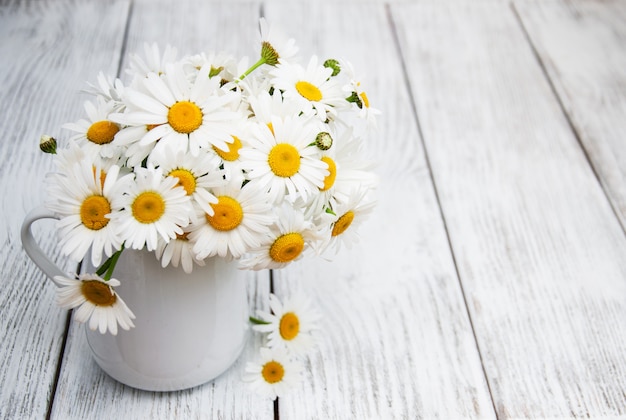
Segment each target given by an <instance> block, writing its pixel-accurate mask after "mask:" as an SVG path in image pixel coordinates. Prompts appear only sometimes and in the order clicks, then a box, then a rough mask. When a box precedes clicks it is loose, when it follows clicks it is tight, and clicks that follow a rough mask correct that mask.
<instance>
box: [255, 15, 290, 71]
mask: <svg viewBox="0 0 626 420" xmlns="http://www.w3.org/2000/svg"><path fill="white" fill-rule="evenodd" d="M259 26H260V28H261V57H263V58H265V63H266V64H269V65H270V66H275V65H276V64H278V63H282V62H284V61H286V60H289V59H291V58H293V57H294V56H295V55H296V54H297V53H298V47H297V46H296V41H295V40H294V39H293V38H288V37H287V36H286V35H285V34H284V33H283V32H282V31H280V30H279V28H277V27H275V26H273V25H270V24H268V23H267V21H266V20H265V18H261V19H260V20H259Z"/></svg>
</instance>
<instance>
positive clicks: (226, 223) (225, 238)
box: [189, 183, 274, 259]
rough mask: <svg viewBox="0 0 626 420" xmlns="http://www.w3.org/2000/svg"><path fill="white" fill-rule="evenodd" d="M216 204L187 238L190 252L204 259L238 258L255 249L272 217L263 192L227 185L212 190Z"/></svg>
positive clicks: (267, 230)
mask: <svg viewBox="0 0 626 420" xmlns="http://www.w3.org/2000/svg"><path fill="white" fill-rule="evenodd" d="M213 194H214V195H215V196H216V197H217V200H218V202H217V203H215V204H211V206H212V207H213V210H214V212H213V215H209V214H205V217H203V218H202V217H200V218H199V219H200V220H199V222H198V224H197V226H194V230H193V231H192V232H191V233H190V234H189V239H191V240H192V241H194V242H195V245H194V247H193V251H194V252H195V254H196V255H197V257H198V258H200V259H204V258H206V257H212V256H214V255H219V256H220V257H226V258H240V257H241V256H242V255H244V254H245V253H246V252H247V251H248V249H250V248H253V247H257V246H259V245H260V244H261V243H262V242H263V241H264V240H265V238H266V237H267V236H268V235H269V228H268V226H269V225H270V224H272V222H273V220H274V215H273V214H272V213H271V211H270V209H271V206H270V204H269V203H268V202H267V198H266V196H265V194H264V193H263V192H259V191H258V190H256V189H255V188H253V187H251V186H250V183H248V184H246V185H244V186H243V187H241V188H240V187H239V186H238V185H236V184H233V183H229V184H228V185H226V186H224V187H219V188H214V189H213Z"/></svg>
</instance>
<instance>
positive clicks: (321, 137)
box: [315, 131, 333, 150]
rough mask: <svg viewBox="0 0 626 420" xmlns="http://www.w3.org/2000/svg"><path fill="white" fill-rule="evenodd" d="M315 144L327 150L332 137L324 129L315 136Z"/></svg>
mask: <svg viewBox="0 0 626 420" xmlns="http://www.w3.org/2000/svg"><path fill="white" fill-rule="evenodd" d="M315 145H316V146H317V147H318V148H320V149H321V150H328V149H330V148H331V147H332V145H333V138H332V137H331V136H330V134H328V133H327V132H325V131H322V132H321V133H319V134H318V135H317V137H315Z"/></svg>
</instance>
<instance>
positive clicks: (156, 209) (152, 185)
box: [111, 168, 193, 251]
mask: <svg viewBox="0 0 626 420" xmlns="http://www.w3.org/2000/svg"><path fill="white" fill-rule="evenodd" d="M177 185H178V179H177V178H173V177H171V176H168V177H165V178H164V177H163V172H162V171H161V169H159V168H157V169H154V168H138V169H137V171H136V172H135V180H134V182H132V183H130V185H129V187H128V190H127V191H126V193H125V194H118V195H116V196H115V197H114V199H113V200H112V203H111V204H112V207H113V208H114V209H118V211H116V212H115V213H113V215H112V216H111V219H112V220H115V221H116V224H117V227H118V230H117V232H118V234H119V235H120V236H121V237H122V238H123V239H124V241H125V243H126V245H127V247H130V248H133V249H142V248H143V247H144V246H145V247H146V248H147V249H148V251H153V250H154V249H156V246H157V242H158V241H157V237H158V236H159V235H160V236H161V237H162V238H163V239H165V240H169V239H172V238H175V237H176V235H177V234H178V235H182V234H183V229H182V228H184V227H185V226H187V225H188V224H189V218H190V214H191V212H192V211H193V210H192V206H191V203H190V201H189V197H188V196H187V193H186V191H185V189H184V188H183V187H178V186H177Z"/></svg>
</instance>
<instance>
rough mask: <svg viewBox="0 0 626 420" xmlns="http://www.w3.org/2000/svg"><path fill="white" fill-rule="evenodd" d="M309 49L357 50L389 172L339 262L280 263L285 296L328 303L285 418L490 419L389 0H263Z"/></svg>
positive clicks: (323, 52) (278, 286) (376, 139)
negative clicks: (300, 0) (357, 239)
mask: <svg viewBox="0 0 626 420" xmlns="http://www.w3.org/2000/svg"><path fill="white" fill-rule="evenodd" d="M264 12H265V16H266V17H267V19H268V21H269V22H270V23H273V24H277V25H279V26H281V27H282V28H283V29H284V30H285V32H287V33H288V34H290V35H291V36H293V37H295V38H296V40H297V42H298V45H299V46H300V54H299V55H300V56H301V57H302V58H303V59H304V60H305V62H306V60H307V59H308V57H309V56H310V55H312V54H318V55H319V56H320V59H321V60H324V59H326V58H344V59H348V60H349V61H351V62H352V63H353V65H354V68H355V69H356V70H357V74H361V75H362V76H363V86H365V87H366V90H367V93H368V97H369V98H370V101H371V103H372V106H373V107H375V108H378V109H381V110H382V111H383V115H382V116H381V118H380V121H379V124H380V125H379V130H378V132H377V133H376V134H375V135H373V136H371V138H370V143H369V145H368V146H369V152H370V153H371V155H372V156H376V160H377V163H378V168H377V172H378V173H379V176H380V178H381V185H380V188H379V192H378V200H379V203H378V207H377V209H376V211H375V212H374V214H373V215H372V216H371V218H370V219H369V220H368V221H367V222H365V224H364V225H363V226H362V228H363V229H362V231H361V232H360V236H361V243H360V244H359V245H358V246H356V247H355V248H353V249H352V250H345V251H342V252H340V254H339V255H337V256H336V257H334V258H333V261H332V262H328V261H324V260H322V259H309V260H302V261H298V262H296V263H293V264H292V265H290V266H289V267H288V268H286V269H283V270H280V271H275V272H274V285H275V290H276V293H277V294H278V295H279V296H280V297H281V298H286V297H289V296H291V294H292V293H294V292H295V291H296V290H304V291H305V292H306V294H307V295H309V296H310V297H311V298H312V299H313V300H314V302H315V304H316V305H317V306H318V307H319V309H320V311H321V312H322V314H323V317H324V319H323V322H322V328H321V331H320V332H319V334H318V339H319V347H318V348H317V349H316V350H315V351H314V352H312V354H311V355H310V357H308V359H307V361H306V368H307V373H306V375H305V380H304V383H303V384H302V386H301V387H298V388H296V389H294V390H293V392H292V393H290V394H288V395H287V396H285V397H281V398H280V399H279V414H280V418H281V419H282V418H286V419H346V418H354V419H378V418H380V419H392V418H394V419H418V418H426V419H432V418H442V419H456V418H493V417H494V411H493V406H492V403H491V400H490V397H489V393H488V390H487V386H486V382H485V379H484V375H483V371H482V368H481V364H480V359H479V355H478V352H477V349H476V343H475V341H474V337H473V335H472V330H471V325H470V323H469V319H468V315H467V312H466V308H465V304H464V302H463V297H462V294H461V290H460V287H459V282H458V279H457V276H456V272H455V268H454V263H453V261H452V258H451V253H450V248H449V245H448V242H447V239H446V234H445V230H444V226H443V224H442V220H441V215H440V211H439V208H438V204H437V200H436V196H435V194H434V191H433V188H432V182H431V179H430V175H429V170H428V166H427V164H426V161H425V157H424V152H423V149H422V146H421V141H420V137H419V133H418V130H417V126H416V124H415V117H414V115H413V113H412V108H411V103H410V100H409V95H408V89H407V87H406V85H405V81H404V77H403V74H402V66H401V62H400V60H399V56H398V54H397V49H396V46H395V44H394V39H393V36H392V32H391V30H390V26H389V23H388V20H387V15H386V10H385V8H384V6H383V5H381V4H374V3H363V2H340V3H333V4H332V7H330V6H329V5H328V4H326V6H323V5H320V3H318V2H311V3H307V4H306V5H296V4H291V3H290V4H286V3H284V4H274V3H269V4H266V6H265V9H264Z"/></svg>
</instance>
